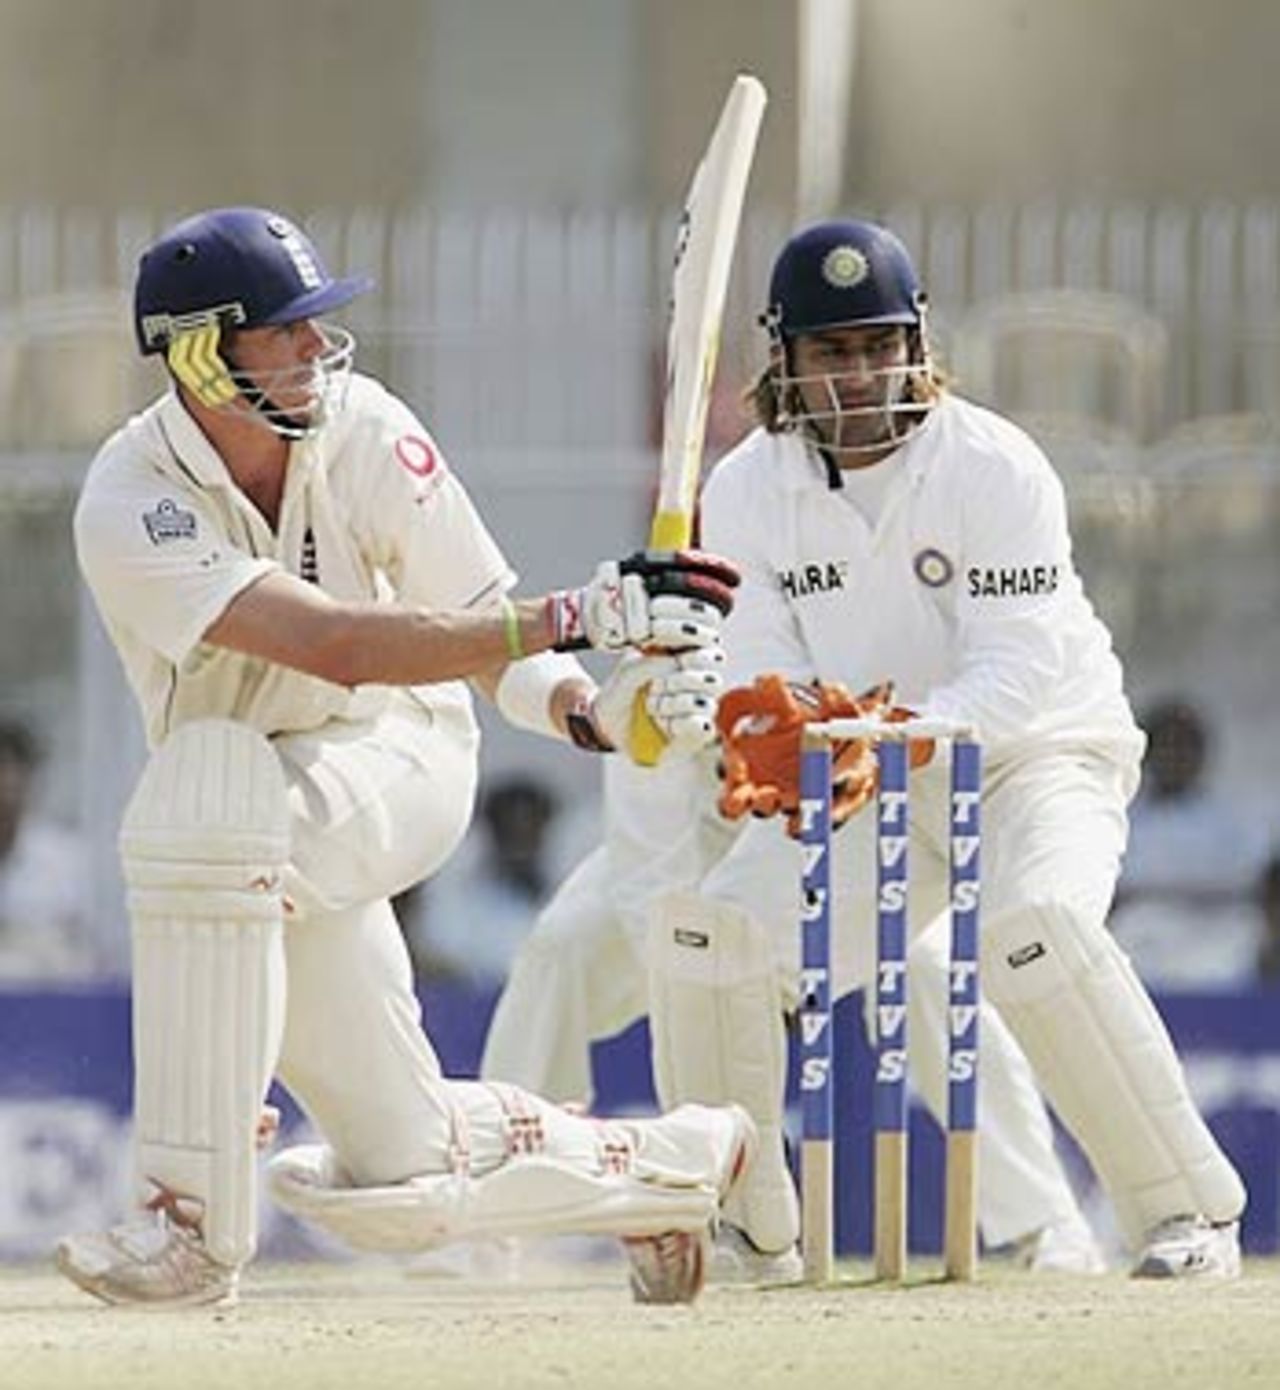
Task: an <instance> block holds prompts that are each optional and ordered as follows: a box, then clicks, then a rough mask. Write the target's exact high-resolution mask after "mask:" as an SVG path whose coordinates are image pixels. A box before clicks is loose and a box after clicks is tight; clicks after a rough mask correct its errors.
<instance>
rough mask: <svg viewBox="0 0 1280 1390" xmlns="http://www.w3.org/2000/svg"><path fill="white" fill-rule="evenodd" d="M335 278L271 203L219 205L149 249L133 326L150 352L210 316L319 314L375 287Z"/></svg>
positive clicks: (264, 320) (358, 279) (269, 318)
mask: <svg viewBox="0 0 1280 1390" xmlns="http://www.w3.org/2000/svg"><path fill="white" fill-rule="evenodd" d="M373 284H374V282H373V280H372V278H371V277H370V276H367V275H359V276H351V277H348V278H346V279H340V280H335V279H334V278H333V276H331V275H330V274H329V272H328V271H327V270H326V269H325V267H324V263H323V262H322V261H321V259H320V253H319V252H318V251H317V250H316V248H315V246H314V245H313V243H312V242H311V239H310V238H309V237H308V236H307V235H306V233H305V232H303V231H302V230H301V229H300V228H298V227H296V226H295V225H294V224H293V223H292V222H290V221H289V220H288V219H287V218H285V217H281V216H280V214H279V213H275V212H271V211H270V210H269V209H267V208H254V207H232V208H212V209H210V210H209V211H207V212H200V213H197V214H196V215H195V216H194V217H189V218H187V219H186V220H185V221H183V222H179V223H178V224H177V226H175V227H172V228H170V229H169V230H168V231H167V232H165V233H164V234H163V235H162V236H160V237H159V238H158V239H157V240H156V241H155V242H153V243H152V245H151V246H149V247H148V248H147V249H146V251H144V252H143V254H142V259H141V261H140V262H139V264H138V278H137V283H136V285H135V287H134V330H135V332H136V334H137V338H138V347H139V349H140V350H141V352H142V353H143V354H144V355H147V354H150V353H157V352H164V351H165V350H166V349H167V348H168V347H169V344H170V342H171V341H172V339H173V336H174V334H175V333H178V332H182V331H185V330H188V329H192V328H199V327H202V326H205V325H208V324H214V323H216V324H218V325H220V326H224V327H240V328H258V327H263V326H266V325H268V324H280V323H292V322H294V321H295V320H297V319H307V318H315V317H318V316H319V315H321V314H325V313H328V312H329V311H330V310H332V309H337V308H339V307H340V306H342V305H343V304H347V303H349V302H350V301H351V300H353V299H355V298H356V296H357V295H361V294H364V293H365V292H366V291H368V290H371V289H372V288H373Z"/></svg>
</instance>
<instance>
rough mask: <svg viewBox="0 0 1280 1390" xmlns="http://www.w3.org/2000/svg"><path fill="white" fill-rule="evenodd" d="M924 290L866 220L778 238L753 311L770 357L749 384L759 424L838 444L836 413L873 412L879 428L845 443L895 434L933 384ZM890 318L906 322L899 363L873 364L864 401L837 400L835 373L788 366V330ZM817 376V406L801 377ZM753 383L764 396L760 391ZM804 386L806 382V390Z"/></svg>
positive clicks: (917, 416) (792, 333)
mask: <svg viewBox="0 0 1280 1390" xmlns="http://www.w3.org/2000/svg"><path fill="white" fill-rule="evenodd" d="M925 306H926V296H925V293H924V291H923V289H921V287H920V282H919V279H918V278H917V276H916V271H915V267H914V265H912V263H911V257H910V256H909V255H908V253H907V249H906V247H905V246H903V244H902V242H901V241H899V239H898V238H897V237H896V236H895V235H894V234H893V233H892V232H891V231H889V230H888V228H887V227H881V226H879V225H878V224H876V223H874V222H859V221H847V222H820V223H818V224H816V225H815V226H812V227H808V228H806V229H805V230H804V231H802V232H798V233H797V234H796V235H795V236H793V237H792V238H791V240H790V241H788V242H787V244H786V245H785V246H784V247H783V248H782V250H781V252H780V253H779V254H778V258H777V260H776V261H775V262H774V266H773V274H772V275H771V276H770V279H769V303H768V307H767V308H766V309H765V311H764V313H763V314H762V315H761V316H760V323H761V325H762V326H763V327H764V328H765V329H766V330H767V332H768V334H769V341H770V345H771V347H772V348H773V359H774V360H773V361H772V362H771V364H770V366H769V369H768V371H767V372H766V374H765V377H764V378H763V379H762V382H761V385H760V388H759V389H758V391H757V400H758V403H759V404H761V405H763V406H765V407H766V408H765V409H764V410H762V412H761V413H762V415H763V416H764V417H765V423H766V425H767V426H768V427H770V428H773V429H778V430H800V431H803V432H804V433H806V434H808V435H810V437H811V438H813V439H814V440H815V441H816V442H818V443H819V444H822V445H823V446H824V447H828V448H832V447H835V448H837V450H838V449H839V447H840V446H839V445H833V443H832V441H833V440H835V439H838V438H839V434H840V428H839V427H840V424H841V421H842V420H843V419H848V418H850V417H853V416H864V417H865V416H871V415H879V416H881V417H883V419H884V423H885V434H884V437H883V438H882V439H881V440H880V441H879V442H878V443H876V444H867V445H861V446H859V445H850V446H846V447H848V448H850V449H853V450H857V449H866V450H870V449H880V448H883V447H884V443H885V442H886V441H887V442H892V441H896V440H900V439H901V438H903V437H904V436H905V435H906V434H908V433H910V431H911V430H912V429H914V428H915V426H916V425H918V424H919V423H920V422H921V421H922V420H923V418H924V416H925V414H926V413H927V411H928V409H929V405H930V403H931V402H932V399H933V397H934V396H935V394H936V389H935V388H936V380H935V377H934V374H933V365H932V362H931V360H930V356H929V342H928V335H927V332H926V325H925ZM893 324H900V325H902V326H903V327H904V328H905V329H906V330H907V345H908V352H907V359H908V360H907V363H906V365H905V366H894V367H890V368H887V369H883V370H881V371H878V372H877V373H876V375H878V376H880V377H881V378H883V379H884V381H885V392H884V398H883V400H881V401H880V402H877V403H876V404H874V405H870V406H848V405H842V404H841V403H840V399H839V395H838V393H837V391H836V389H835V384H834V383H835V382H836V380H838V378H836V377H833V376H830V375H820V376H810V377H799V376H797V375H796V374H795V354H794V350H793V345H794V340H795V339H796V338H797V337H799V336H801V335H803V334H810V333H823V332H826V331H828V330H834V329H841V328H874V327H879V326H882V325H893ZM813 383H818V384H819V385H820V386H821V387H822V389H823V390H824V391H825V394H826V398H827V399H826V403H825V406H824V408H815V406H814V405H813V404H812V402H810V403H808V404H806V402H805V399H804V396H803V394H802V392H801V390H800V387H801V386H802V385H811V384H813ZM761 392H764V393H765V395H766V397H767V395H768V393H769V392H771V393H772V400H767V399H766V400H765V401H761V400H760V396H761ZM810 394H812V392H811V393H810Z"/></svg>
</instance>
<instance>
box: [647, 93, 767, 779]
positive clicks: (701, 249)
mask: <svg viewBox="0 0 1280 1390" xmlns="http://www.w3.org/2000/svg"><path fill="white" fill-rule="evenodd" d="M767 100H768V98H767V96H766V94H765V89H764V84H763V83H762V82H761V81H760V80H759V79H758V78H755V77H752V76H750V75H749V74H746V73H740V74H739V75H738V76H737V77H736V78H735V79H734V82H733V86H732V87H731V88H730V89H729V95H728V96H727V97H726V98H725V103H724V106H723V108H722V109H721V111H720V119H719V120H718V121H717V122H716V127H715V129H714V130H713V131H712V133H711V141H710V143H709V144H708V145H707V148H706V152H705V153H704V154H703V156H702V160H701V162H700V163H699V164H698V167H697V169H696V171H695V172H694V175H693V182H692V184H691V185H690V187H689V193H688V196H687V197H686V199H685V204H684V210H683V211H682V212H681V214H680V223H679V226H678V228H677V230H676V245H675V258H674V267H673V270H672V275H671V297H670V301H669V304H668V318H667V363H666V379H665V388H664V393H663V402H662V461H661V464H660V468H659V474H658V501H657V506H656V509H655V511H654V516H653V524H652V526H651V527H650V529H649V548H650V549H651V550H682V549H684V548H685V547H686V546H687V545H688V544H689V541H690V539H691V537H692V535H693V518H694V511H695V509H696V507H697V500H698V478H699V475H700V474H701V472H702V446H703V441H704V439H705V436H706V430H707V408H708V406H709V405H710V404H711V384H712V382H713V380H714V379H715V374H716V359H717V357H718V356H719V351H720V321H721V318H722V317H723V315H724V301H725V295H726V293H727V291H728V288H729V267H730V266H731V265H732V263H733V250H734V247H735V246H736V244H737V240H738V224H739V223H740V222H741V220H742V204H743V201H744V199H745V198H746V192H747V179H748V176H749V175H750V173H751V162H752V159H753V158H754V156H755V149H756V140H757V138H758V136H759V134H760V123H761V120H762V119H763V117H764V108H765V103H766V101H767ZM663 742H664V740H663V738H662V735H661V734H660V733H659V732H658V730H657V728H656V726H655V725H654V724H653V721H652V720H651V719H650V718H649V716H648V714H647V713H646V712H645V709H644V694H643V692H642V693H641V694H640V695H638V696H637V697H636V703H635V706H634V708H633V710H632V728H631V739H630V747H631V754H632V757H633V758H634V759H635V761H636V762H639V763H642V764H645V765H648V766H652V765H653V764H654V763H656V762H657V761H658V757H659V755H660V754H661V752H662V746H663Z"/></svg>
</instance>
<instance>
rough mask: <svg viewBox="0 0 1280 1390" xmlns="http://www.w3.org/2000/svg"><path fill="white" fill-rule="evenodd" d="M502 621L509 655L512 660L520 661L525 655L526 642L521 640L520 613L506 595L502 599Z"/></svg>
mask: <svg viewBox="0 0 1280 1390" xmlns="http://www.w3.org/2000/svg"><path fill="white" fill-rule="evenodd" d="M502 621H503V625H504V630H505V632H506V634H507V655H508V656H509V657H510V658H511V660H512V661H519V660H521V659H522V658H523V656H524V655H525V650H524V643H523V642H521V641H520V615H519V613H517V612H516V606H515V604H514V603H512V602H511V600H510V599H509V598H507V597H506V596H505V595H504V596H503V600H502Z"/></svg>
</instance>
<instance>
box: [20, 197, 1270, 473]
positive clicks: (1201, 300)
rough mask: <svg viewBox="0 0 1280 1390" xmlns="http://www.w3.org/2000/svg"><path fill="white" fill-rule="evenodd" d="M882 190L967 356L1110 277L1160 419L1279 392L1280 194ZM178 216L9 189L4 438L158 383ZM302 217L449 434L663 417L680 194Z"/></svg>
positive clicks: (774, 234) (25, 436)
mask: <svg viewBox="0 0 1280 1390" xmlns="http://www.w3.org/2000/svg"><path fill="white" fill-rule="evenodd" d="M879 211H880V213H881V214H882V215H883V216H884V217H885V219H886V220H888V221H889V222H890V223H891V224H892V225H894V226H895V227H897V228H898V229H899V230H900V231H901V233H902V234H903V237H904V239H905V240H906V242H907V243H908V245H909V246H910V247H911V249H912V251H913V253H914V254H915V256H916V258H917V260H918V262H919V265H920V269H921V273H922V277H923V279H924V280H925V283H926V284H927V285H928V287H929V290H930V294H931V298H932V302H933V306H934V311H935V317H936V322H937V325H938V328H939V336H940V338H941V339H942V341H943V343H944V345H949V346H952V347H954V348H955V349H956V355H957V356H960V357H963V356H964V355H965V344H966V342H967V341H968V340H969V338H970V337H971V336H972V335H973V334H974V333H979V334H981V333H989V332H990V329H991V323H992V314H993V311H994V312H996V316H997V318H998V311H999V309H1000V307H1001V305H1002V304H1003V305H1004V306H1005V309H1006V318H1007V317H1008V310H1009V307H1010V306H1012V307H1013V310H1014V311H1015V314H1016V311H1017V309H1018V306H1019V305H1020V304H1022V303H1024V302H1025V301H1026V300H1027V298H1028V297H1030V298H1031V300H1032V301H1034V300H1035V299H1036V297H1041V302H1042V295H1043V292H1044V291H1057V290H1063V289H1066V290H1071V291H1077V292H1085V293H1088V294H1090V295H1093V296H1100V295H1101V296H1107V297H1109V302H1110V303H1111V304H1113V305H1114V306H1116V307H1117V309H1118V311H1119V313H1120V315H1121V320H1122V321H1121V322H1120V323H1118V324H1117V325H1116V331H1117V332H1119V333H1121V334H1123V333H1124V332H1126V331H1127V328H1128V327H1131V326H1132V323H1131V321H1132V318H1133V316H1134V315H1135V314H1136V315H1146V316H1147V319H1148V321H1149V324H1150V325H1151V326H1152V327H1153V328H1154V330H1155V331H1158V332H1161V333H1163V334H1164V335H1165V336H1166V339H1167V351H1166V352H1165V353H1163V354H1162V356H1161V360H1160V363H1159V379H1158V381H1157V382H1156V384H1155V389H1154V399H1153V404H1152V408H1151V410H1150V412H1149V415H1148V416H1147V418H1146V420H1145V422H1144V428H1145V429H1146V430H1147V431H1148V435H1149V437H1158V436H1159V434H1161V433H1162V432H1163V431H1164V430H1166V429H1168V428H1170V427H1172V426H1173V425H1176V424H1177V423H1179V422H1181V421H1184V420H1188V419H1193V418H1196V417H1200V416H1204V415H1221V414H1226V413H1242V412H1258V413H1261V414H1265V415H1269V416H1273V417H1274V416H1276V415H1280V207H1278V206H1276V205H1272V204H1269V203H1268V204H1257V205H1244V206H1236V205H1219V204H1210V205H1206V206H1201V207H1181V206H1167V207H1143V206H1138V205H1125V204H1119V205H1101V204H1081V205H1072V206H1059V205H1055V204H1050V203H1035V204H1030V205H1026V206H1014V205H995V206H985V207H978V208H958V207H923V206H914V205H903V206H896V207H890V208H886V209H882V210H879ZM171 220H173V214H171V213H170V212H167V211H165V212H162V211H139V210H128V211H123V212H120V213H118V214H115V215H109V214H105V213H104V214H92V213H87V212H86V213H71V212H63V213H59V214H55V213H53V212H50V211H48V210H45V209H38V208H25V209H9V210H3V209H0V444H2V445H3V446H4V447H8V448H10V449H25V448H35V447H41V446H49V445H55V444H57V443H58V442H60V441H61V442H67V443H73V444H80V443H87V442H88V441H89V439H91V438H92V437H94V434H95V427H96V426H98V425H100V424H101V423H102V422H103V421H108V422H109V420H110V418H111V417H112V415H113V414H114V413H118V411H117V407H118V405H119V402H120V401H121V400H135V399H137V398H139V397H140V396H141V395H142V394H143V393H144V392H145V390H146V389H148V386H146V385H144V383H143V381H142V380H141V379H140V378H139V375H138V367H137V364H136V363H135V362H134V361H133V360H132V356H131V353H130V349H129V337H128V314H127V307H126V295H127V289H128V285H129V283H130V280H131V277H132V273H133V266H134V264H135V262H136V259H137V255H138V252H139V251H140V250H141V248H142V247H143V246H144V245H145V244H146V243H147V241H148V240H149V239H150V238H151V237H152V236H153V235H154V234H155V233H156V232H157V231H158V230H159V229H160V228H161V227H162V226H164V225H166V224H167V223H168V222H170V221H171ZM305 221H306V222H307V224H308V226H309V227H310V228H311V229H312V231H313V232H314V234H315V236H316V239H317V241H318V242H319V244H320V246H321V248H322V250H323V251H324V253H325V254H326V256H327V258H328V259H329V261H330V264H331V268H333V269H334V270H336V271H348V270H370V271H372V272H373V273H374V274H375V275H376V276H377V279H378V289H377V291H376V292H375V293H374V294H373V295H371V296H369V297H368V298H367V299H365V300H362V301H361V302H360V303H359V304H358V305H356V306H355V307H354V309H353V312H352V314H351V316H350V317H351V319H352V322H353V326H355V327H356V328H357V330H358V331H359V332H360V335H361V338H362V342H363V346H364V358H365V360H366V362H367V363H368V364H369V365H370V366H372V367H374V368H375V369H376V370H378V371H379V372H381V373H383V374H385V375H387V376H388V377H389V378H390V379H391V380H392V381H393V382H394V383H395V384H396V386H397V387H398V389H400V390H401V391H402V392H403V393H404V394H405V395H406V396H407V397H408V398H409V399H410V400H412V401H413V402H414V403H415V404H417V405H418V406H419V407H420V408H421V409H422V410H423V411H424V412H426V413H427V414H429V416H430V418H431V420H432V421H433V423H434V424H435V425H436V427H437V428H438V429H439V430H440V432H441V433H442V434H443V435H444V436H445V437H446V439H447V440H448V441H449V442H450V443H451V444H452V445H453V447H454V448H455V449H457V448H459V447H468V448H469V447H472V446H476V447H490V448H509V447H524V446H529V445H531V446H535V447H545V448H548V449H573V448H636V447H642V446H644V445H645V444H646V443H647V442H648V441H650V440H651V438H652V435H653V429H654V401H653V394H654V392H653V386H654V380H655V377H656V375H657V369H658V363H659V361H660V356H661V346H662V332H663V322H664V317H665V301H666V296H667V287H668V279H669V260H670V250H671V241H672V230H673V227H674V216H673V214H671V213H663V214H650V213H644V212H635V211H629V210H607V211H594V212H592V211H580V212H566V213H563V214H559V215H557V214H522V213H502V212H494V213H488V214H474V215H469V216H462V215H453V214H436V213H433V212H430V211H403V212H395V213H391V212H384V211H379V210H373V209H364V210H358V211H354V212H350V213H347V214H342V215H339V214H335V213H332V212H318V213H315V214H313V215H310V216H307V217H305ZM787 230H788V228H787V225H786V223H785V221H784V220H783V219H782V218H781V217H780V216H778V215H775V214H771V213H769V212H754V213H752V214H751V215H750V216H749V218H748V220H747V223H746V226H745V229H744V234H743V237H742V242H741V248H740V253H739V257H738V263H737V267H736V271H735V276H734V280H733V286H732V290H731V299H730V307H729V312H728V315H727V321H726V344H725V350H724V368H725V371H724V373H723V375H724V377H725V378H726V381H732V382H734V383H737V382H740V381H741V380H742V379H743V378H745V377H746V376H747V375H748V374H749V372H750V370H751V367H752V364H753V362H754V361H755V360H756V359H757V355H758V351H759V344H758V341H757V339H758V334H757V333H756V332H755V329H754V326H753V319H754V314H755V311H756V310H757V309H758V308H759V307H760V305H761V301H762V298H763V294H764V286H765V285H766V283H767V279H768V270H769V265H770V262H771V260H772V257H773V255H774V253H775V252H776V250H777V247H778V245H779V243H780V241H781V239H782V238H783V237H784V236H785V235H786V232H787ZM1097 302H1099V303H1102V302H1106V301H1104V300H1098V301H1097ZM1125 316H1128V319H1129V320H1130V322H1129V324H1128V325H1126V323H1125V322H1123V320H1124V319H1125ZM73 380H74V385H73V384H72V381H73ZM155 380H156V378H155V377H154V376H151V377H150V378H148V383H149V385H154V382H155Z"/></svg>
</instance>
